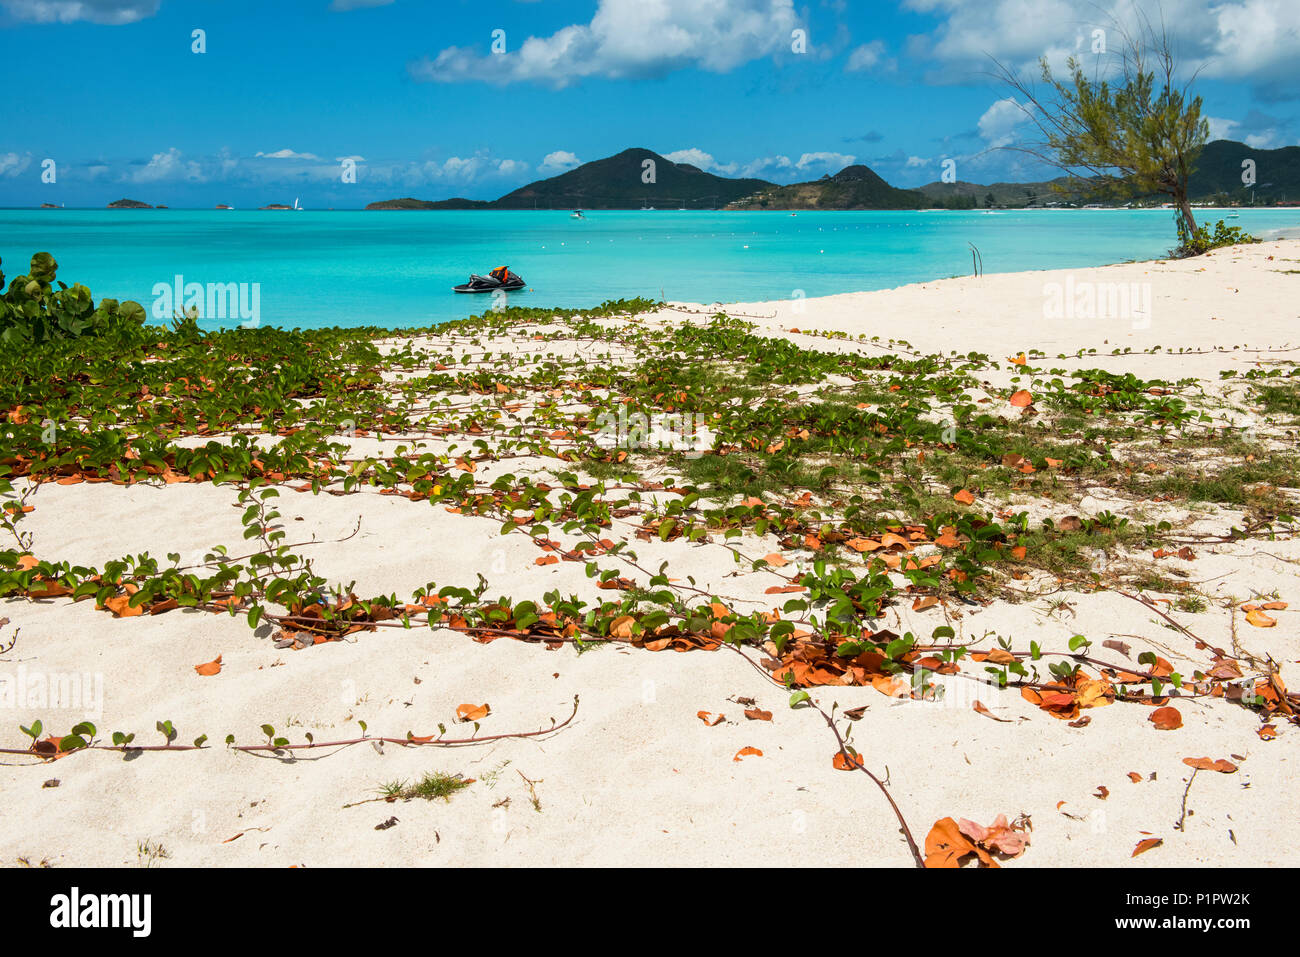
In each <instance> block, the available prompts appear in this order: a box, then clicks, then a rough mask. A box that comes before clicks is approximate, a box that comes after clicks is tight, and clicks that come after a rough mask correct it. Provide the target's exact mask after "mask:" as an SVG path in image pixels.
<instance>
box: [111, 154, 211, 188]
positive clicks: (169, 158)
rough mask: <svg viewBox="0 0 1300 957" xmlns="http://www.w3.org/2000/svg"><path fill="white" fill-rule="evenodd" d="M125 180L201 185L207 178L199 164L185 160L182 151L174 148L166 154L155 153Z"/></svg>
mask: <svg viewBox="0 0 1300 957" xmlns="http://www.w3.org/2000/svg"><path fill="white" fill-rule="evenodd" d="M125 179H126V180H128V181H129V182H132V183H159V182H163V181H173V182H175V181H177V180H186V181H188V182H191V183H201V182H204V181H205V180H206V179H207V177H206V176H205V175H204V174H203V171H202V169H201V167H200V166H199V164H198V163H197V162H195V161H194V160H187V159H183V158H182V156H181V151H180V150H178V149H177V148H176V147H174V146H173V147H172V148H171V149H169V150H168V151H167V152H166V153H154V154H153V158H152V159H150V160H149V162H148V163H146V164H145V165H144V166H141V167H138V168H136V169H132V170H130V171H129V172H128V173H127V174H126V176H125Z"/></svg>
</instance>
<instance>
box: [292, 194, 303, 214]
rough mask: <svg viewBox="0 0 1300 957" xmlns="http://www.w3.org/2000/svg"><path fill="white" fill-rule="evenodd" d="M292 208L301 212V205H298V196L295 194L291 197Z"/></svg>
mask: <svg viewBox="0 0 1300 957" xmlns="http://www.w3.org/2000/svg"><path fill="white" fill-rule="evenodd" d="M293 208H294V209H296V210H297V211H298V212H302V207H301V206H299V205H298V197H297V196H295V197H294V198H293Z"/></svg>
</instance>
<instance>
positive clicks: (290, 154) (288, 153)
mask: <svg viewBox="0 0 1300 957" xmlns="http://www.w3.org/2000/svg"><path fill="white" fill-rule="evenodd" d="M253 155H254V156H260V157H262V158H263V159H306V160H318V159H320V157H319V156H317V155H316V154H315V153H295V152H294V151H293V150H291V149H282V150H276V151H275V152H274V153H263V152H262V151H261V150H258V151H257V152H256V153H254V154H253Z"/></svg>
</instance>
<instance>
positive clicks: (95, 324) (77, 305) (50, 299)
mask: <svg viewBox="0 0 1300 957" xmlns="http://www.w3.org/2000/svg"><path fill="white" fill-rule="evenodd" d="M58 268H59V264H58V263H56V262H55V261H54V257H53V256H51V255H50V254H49V253H37V254H36V255H34V256H33V257H32V263H31V268H30V270H29V271H28V273H27V275H25V276H15V277H14V280H13V282H11V283H10V284H9V288H8V289H7V290H6V291H5V292H4V295H3V296H2V297H0V348H13V347H15V346H22V345H39V344H41V343H43V342H49V341H51V340H53V339H75V338H76V337H78V336H101V335H104V334H106V333H109V332H114V331H116V330H118V329H121V328H123V327H128V328H138V327H140V326H143V325H144V321H145V311H144V307H143V306H141V305H140V304H139V303H138V302H134V301H132V300H129V299H128V300H127V301H126V302H118V301H117V300H116V299H101V300H100V301H99V306H98V307H96V305H95V301H94V300H93V299H91V298H90V290H89V289H87V288H86V287H85V286H83V285H81V284H80V283H77V284H75V285H73V286H68V285H67V284H66V283H62V282H58V281H57V280H56V279H55V273H56V271H57V270H58ZM4 278H5V277H4V272H3V271H0V289H3V288H4ZM56 283H57V285H58V288H57V289H55V288H54V287H55V284H56Z"/></svg>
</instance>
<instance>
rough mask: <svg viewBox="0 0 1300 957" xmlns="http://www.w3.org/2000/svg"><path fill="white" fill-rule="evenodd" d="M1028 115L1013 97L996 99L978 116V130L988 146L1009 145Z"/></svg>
mask: <svg viewBox="0 0 1300 957" xmlns="http://www.w3.org/2000/svg"><path fill="white" fill-rule="evenodd" d="M1028 119H1029V117H1028V116H1027V115H1026V113H1025V110H1024V107H1022V106H1021V105H1020V103H1019V102H1018V101H1017V100H1016V99H1015V98H1014V97H1010V96H1009V97H1007V98H1006V99H1002V100H998V101H996V102H995V103H994V104H993V105H992V106H990V107H989V108H988V109H987V110H985V111H984V115H983V116H981V117H980V121H979V131H980V136H982V137H983V138H984V140H985V142H987V143H988V145H989V146H990V147H998V146H1009V145H1010V144H1011V143H1012V142H1014V140H1015V138H1016V130H1017V129H1019V127H1020V126H1021V125H1022V124H1023V123H1025V122H1026V121H1027V120H1028Z"/></svg>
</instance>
